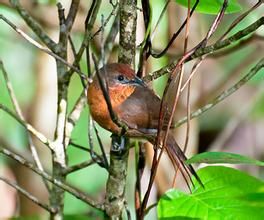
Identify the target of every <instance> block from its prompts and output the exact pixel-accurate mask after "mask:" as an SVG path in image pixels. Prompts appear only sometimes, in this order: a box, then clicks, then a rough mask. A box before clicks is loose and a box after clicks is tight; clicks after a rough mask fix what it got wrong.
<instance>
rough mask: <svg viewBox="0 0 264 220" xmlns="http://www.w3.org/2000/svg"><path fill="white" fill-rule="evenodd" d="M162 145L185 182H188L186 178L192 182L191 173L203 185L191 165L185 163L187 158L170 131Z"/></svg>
mask: <svg viewBox="0 0 264 220" xmlns="http://www.w3.org/2000/svg"><path fill="white" fill-rule="evenodd" d="M164 147H165V150H166V152H167V154H168V156H169V158H170V160H171V162H172V164H173V166H174V167H175V168H176V169H179V170H180V172H181V173H182V176H183V178H184V179H185V181H186V183H187V184H188V183H189V181H188V180H190V181H191V183H192V184H193V182H192V179H191V175H193V176H194V177H195V179H196V180H197V181H198V182H199V184H200V185H201V186H203V183H202V181H201V179H200V178H199V176H198V175H197V173H196V172H195V170H194V168H193V167H192V166H191V165H189V164H186V163H185V161H186V160H187V158H186V156H185V155H184V153H183V151H182V150H181V148H180V147H179V145H178V144H177V142H176V141H175V139H174V137H173V136H172V134H170V133H169V134H168V137H167V141H166V145H165V146H164ZM188 186H189V185H188ZM189 188H190V187H189Z"/></svg>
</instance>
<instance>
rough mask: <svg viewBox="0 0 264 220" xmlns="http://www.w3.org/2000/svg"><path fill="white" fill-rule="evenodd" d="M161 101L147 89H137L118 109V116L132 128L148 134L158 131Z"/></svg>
mask: <svg viewBox="0 0 264 220" xmlns="http://www.w3.org/2000/svg"><path fill="white" fill-rule="evenodd" d="M160 104H161V101H160V99H159V97H158V96H157V95H155V93H154V92H153V91H152V90H151V89H149V88H147V87H136V89H135V91H134V92H133V93H132V94H131V95H130V96H129V97H128V98H127V100H126V101H124V102H123V103H122V104H121V105H119V106H118V107H117V109H116V112H117V116H118V117H119V118H120V119H121V120H122V121H124V122H125V123H126V124H127V125H128V126H129V127H130V128H132V129H137V130H141V131H142V132H143V133H148V132H149V131H150V130H155V131H156V130H157V128H158V122H159V111H160Z"/></svg>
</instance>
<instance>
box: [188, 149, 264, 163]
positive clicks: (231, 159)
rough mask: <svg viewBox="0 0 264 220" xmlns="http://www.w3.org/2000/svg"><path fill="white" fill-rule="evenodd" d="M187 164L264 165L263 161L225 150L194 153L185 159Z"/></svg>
mask: <svg viewBox="0 0 264 220" xmlns="http://www.w3.org/2000/svg"><path fill="white" fill-rule="evenodd" d="M186 163H188V164H192V163H209V164H213V163H231V164H254V165H258V166H264V162H262V161H259V160H255V159H252V158H249V157H246V156H243V155H240V154H234V153H226V152H204V153H201V154H196V155H194V156H193V157H191V158H190V159H188V160H187V161H186Z"/></svg>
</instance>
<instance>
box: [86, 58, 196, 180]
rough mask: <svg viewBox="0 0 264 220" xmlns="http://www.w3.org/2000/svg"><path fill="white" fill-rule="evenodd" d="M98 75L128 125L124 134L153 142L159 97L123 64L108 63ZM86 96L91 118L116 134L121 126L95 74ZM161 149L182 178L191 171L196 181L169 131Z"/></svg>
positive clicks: (191, 168) (190, 167)
mask: <svg viewBox="0 0 264 220" xmlns="http://www.w3.org/2000/svg"><path fill="white" fill-rule="evenodd" d="M99 74H100V76H101V77H102V78H103V79H104V81H105V82H106V85H107V87H108V96H109V98H110V101H111V105H112V109H113V111H114V112H115V114H116V116H117V117H118V119H119V120H121V121H122V122H123V123H125V124H126V125H127V126H128V128H129V129H128V130H127V131H126V133H125V135H126V136H128V137H135V138H144V139H147V140H148V141H150V142H151V143H153V144H154V143H155V137H156V135H157V130H158V124H159V112H160V106H161V100H160V98H159V97H158V96H157V95H156V94H155V93H154V92H153V91H152V90H151V89H150V88H148V87H147V85H146V84H145V83H144V82H143V81H142V80H141V79H140V78H138V77H137V76H136V75H135V72H134V71H133V70H132V69H131V68H130V67H129V66H128V65H126V64H119V63H113V64H108V65H106V66H104V67H103V68H101V69H100V70H99ZM87 97H88V103H89V106H90V112H91V115H92V117H93V119H94V120H95V121H96V122H97V123H98V124H99V125H100V126H102V127H103V128H105V129H107V130H109V131H110V132H112V133H115V134H120V132H121V128H120V127H118V126H117V125H116V124H115V123H114V122H113V120H112V119H111V117H110V114H109V109H108V107H107V104H106V101H105V98H104V96H103V93H102V90H101V86H100V83H99V80H98V78H97V76H95V77H94V79H93V82H92V83H91V84H90V86H89V88H88V93H87ZM165 149H166V152H167V154H168V156H169V157H170V159H171V161H172V163H173V165H174V166H177V167H179V168H180V170H181V172H182V174H183V176H184V177H185V178H187V177H186V174H187V175H188V178H190V174H193V175H194V176H195V177H196V179H197V180H198V181H199V177H198V176H197V174H196V172H195V171H194V169H193V167H192V166H191V165H187V164H185V160H186V157H185V155H184V153H183V152H182V150H181V149H180V147H179V146H178V144H177V143H176V141H175V140H174V138H173V136H172V134H170V133H169V135H168V138H167V142H166V145H165ZM199 182H200V181H199Z"/></svg>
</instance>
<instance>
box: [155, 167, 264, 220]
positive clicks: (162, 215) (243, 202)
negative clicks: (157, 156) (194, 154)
mask: <svg viewBox="0 0 264 220" xmlns="http://www.w3.org/2000/svg"><path fill="white" fill-rule="evenodd" d="M197 173H198V175H199V177H200V178H201V180H202V182H203V184H204V188H203V187H202V186H200V185H199V183H198V182H197V181H196V180H194V187H193V189H192V194H186V193H183V192H180V191H179V190H175V189H173V190H170V191H168V192H167V193H165V194H164V195H163V196H162V197H161V199H160V201H159V203H158V217H159V219H162V220H165V219H178V217H181V218H182V219H183V218H184V217H187V218H196V219H214V220H217V219H219V220H222V219H224V220H225V219H230V220H231V219H239V220H246V219H253V220H258V219H259V220H260V219H264V200H263V195H264V193H263V192H264V183H263V182H262V181H261V180H259V179H257V178H255V177H252V176H250V175H248V174H246V173H244V172H241V171H239V170H236V169H233V168H228V167H223V166H208V167H204V168H202V169H200V170H198V172H197Z"/></svg>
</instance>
